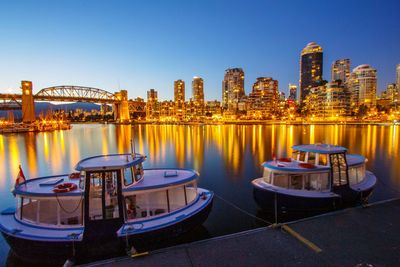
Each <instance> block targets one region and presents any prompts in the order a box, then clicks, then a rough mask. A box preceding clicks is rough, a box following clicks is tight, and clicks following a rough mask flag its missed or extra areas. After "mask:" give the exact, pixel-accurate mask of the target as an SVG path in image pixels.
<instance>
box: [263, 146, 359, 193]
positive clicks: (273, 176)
mask: <svg viewBox="0 0 400 267" xmlns="http://www.w3.org/2000/svg"><path fill="white" fill-rule="evenodd" d="M346 152H347V149H346V148H344V147H340V146H335V145H327V144H315V145H298V146H293V153H292V157H291V158H281V159H277V160H275V161H268V162H265V163H263V166H264V174H263V179H264V182H266V183H268V184H271V185H274V186H277V187H281V188H287V189H295V190H308V191H331V190H332V188H335V187H341V186H347V185H350V186H351V185H355V184H358V183H360V182H362V181H363V180H364V179H365V176H366V173H365V162H366V159H365V158H364V157H363V156H360V155H349V154H347V153H346Z"/></svg>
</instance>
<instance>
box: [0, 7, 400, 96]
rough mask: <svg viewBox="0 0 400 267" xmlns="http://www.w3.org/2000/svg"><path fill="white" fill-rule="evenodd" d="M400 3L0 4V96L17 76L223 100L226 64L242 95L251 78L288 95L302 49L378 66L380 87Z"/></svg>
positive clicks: (397, 54)
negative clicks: (198, 80)
mask: <svg viewBox="0 0 400 267" xmlns="http://www.w3.org/2000/svg"><path fill="white" fill-rule="evenodd" d="M399 11H400V1H397V0H393V1H383V0H382V1H378V0H377V1H372V0H371V1H369V0H354V1H337V0H335V1H322V0H321V1H313V0H309V1H301V0H297V1H236V0H229V1H228V0H227V1H222V0H210V1H206V0H201V1H200V0H198V1H191V0H181V1H174V0H165V1H162V0H159V1H133V0H131V1H128V0H127V1H111V0H109V1H100V0H79V1H73V0H69V1H61V0H49V1H36V0H32V1H17V0H15V1H2V2H1V3H0V92H1V93H4V92H9V91H16V89H17V88H18V87H19V85H20V81H21V80H23V79H27V80H32V81H33V84H34V91H35V92H37V91H38V90H39V89H41V88H44V87H50V86H55V85H82V86H91V87H97V88H102V89H105V90H108V91H111V92H114V91H117V90H119V89H127V90H128V91H129V97H130V98H134V97H136V96H141V97H146V91H147V90H148V89H150V88H155V89H156V90H158V94H159V99H162V100H164V99H172V98H173V81H174V80H176V79H183V80H185V82H186V99H189V98H190V97H191V95H192V92H191V80H192V77H193V76H201V77H202V78H203V79H204V87H205V97H206V99H208V100H210V99H221V81H222V79H223V76H224V70H225V69H227V68H230V67H241V68H243V70H244V71H245V90H246V93H247V94H248V93H249V92H250V91H251V86H252V84H253V83H254V81H255V79H256V77H259V76H270V77H273V78H274V79H277V80H278V81H279V88H280V89H281V90H283V91H285V92H287V87H288V84H289V83H295V84H298V80H299V58H300V51H301V49H302V48H303V47H304V46H305V45H306V44H307V43H309V42H311V41H315V42H317V43H318V44H320V45H321V46H322V48H323V49H324V75H323V76H324V79H326V80H330V66H331V63H332V62H333V61H334V60H336V59H339V58H350V59H351V61H352V62H351V63H352V68H354V67H356V66H357V65H359V64H365V63H366V64H370V65H372V67H374V68H376V69H377V70H378V83H379V86H378V88H379V91H381V90H383V89H384V88H385V87H386V84H387V83H392V82H394V81H395V66H396V64H398V63H400V15H399V14H400V13H399Z"/></svg>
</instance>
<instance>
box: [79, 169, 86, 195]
mask: <svg viewBox="0 0 400 267" xmlns="http://www.w3.org/2000/svg"><path fill="white" fill-rule="evenodd" d="M85 177H86V175H85V171H81V176H80V177H79V188H80V189H81V190H82V191H84V190H85Z"/></svg>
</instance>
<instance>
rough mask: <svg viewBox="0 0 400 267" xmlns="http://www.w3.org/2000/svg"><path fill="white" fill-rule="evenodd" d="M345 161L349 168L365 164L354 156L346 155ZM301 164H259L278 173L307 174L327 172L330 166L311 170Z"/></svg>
mask: <svg viewBox="0 0 400 267" xmlns="http://www.w3.org/2000/svg"><path fill="white" fill-rule="evenodd" d="M346 161H347V165H348V166H349V167H352V166H358V165H361V164H364V163H365V157H364V156H361V155H355V154H346ZM301 163H302V162H299V161H296V160H293V161H291V162H284V161H279V159H278V160H276V161H273V160H271V161H266V162H264V163H262V164H261V166H263V167H264V168H268V169H270V170H273V171H280V172H296V173H308V172H321V171H329V170H330V166H329V165H328V166H320V165H314V164H312V165H313V167H312V168H306V167H302V165H301Z"/></svg>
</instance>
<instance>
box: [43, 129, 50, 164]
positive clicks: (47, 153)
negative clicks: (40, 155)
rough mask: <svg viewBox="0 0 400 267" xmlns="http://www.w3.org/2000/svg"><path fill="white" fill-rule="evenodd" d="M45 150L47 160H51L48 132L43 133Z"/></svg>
mask: <svg viewBox="0 0 400 267" xmlns="http://www.w3.org/2000/svg"><path fill="white" fill-rule="evenodd" d="M43 150H44V158H45V160H46V161H48V160H49V138H48V134H47V132H44V133H43Z"/></svg>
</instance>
